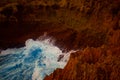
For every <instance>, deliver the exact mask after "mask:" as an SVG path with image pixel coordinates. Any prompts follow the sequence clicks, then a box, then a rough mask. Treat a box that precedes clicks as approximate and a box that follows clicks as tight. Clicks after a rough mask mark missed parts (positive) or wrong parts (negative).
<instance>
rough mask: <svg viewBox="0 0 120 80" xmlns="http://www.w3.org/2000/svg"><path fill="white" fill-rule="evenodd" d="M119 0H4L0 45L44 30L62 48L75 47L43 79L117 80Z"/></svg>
mask: <svg viewBox="0 0 120 80" xmlns="http://www.w3.org/2000/svg"><path fill="white" fill-rule="evenodd" d="M119 4H120V0H114V1H113V0H96V1H94V0H35V1H32V0H26V1H24V0H20V1H19V0H11V1H10V0H6V1H3V2H1V3H0V36H1V39H0V48H1V49H6V48H8V47H16V46H17V47H20V46H23V43H24V42H25V40H26V39H28V38H33V39H36V38H38V37H39V36H41V35H43V34H44V33H47V35H48V36H52V37H53V38H55V39H56V43H55V44H56V45H57V46H59V47H60V48H61V49H62V48H63V49H65V50H70V49H78V50H79V51H78V52H76V53H73V54H71V57H70V60H69V62H68V64H67V66H66V67H65V68H64V69H63V70H61V69H57V70H56V71H55V72H54V73H53V74H51V75H50V76H47V77H46V78H45V80H120V74H119V73H120V5H119Z"/></svg>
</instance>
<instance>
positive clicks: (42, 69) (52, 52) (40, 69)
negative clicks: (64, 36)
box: [0, 39, 70, 80]
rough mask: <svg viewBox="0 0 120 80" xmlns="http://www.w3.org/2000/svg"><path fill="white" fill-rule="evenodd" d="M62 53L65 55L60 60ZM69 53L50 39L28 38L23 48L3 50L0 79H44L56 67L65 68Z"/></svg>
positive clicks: (0, 55)
mask: <svg viewBox="0 0 120 80" xmlns="http://www.w3.org/2000/svg"><path fill="white" fill-rule="evenodd" d="M60 55H64V57H63V58H62V59H61V60H59V61H58V59H59V57H60ZM69 56H70V54H69V53H62V51H61V50H60V49H59V48H58V47H57V46H54V45H53V43H52V42H50V39H45V40H32V39H28V40H27V41H26V43H25V46H24V47H22V48H13V49H7V50H2V51H1V54H0V80H43V79H44V78H45V76H46V75H50V74H51V73H52V72H53V71H54V70H56V68H62V69H63V68H64V67H65V65H66V64H67V62H68V60H69Z"/></svg>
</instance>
